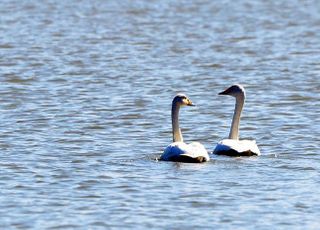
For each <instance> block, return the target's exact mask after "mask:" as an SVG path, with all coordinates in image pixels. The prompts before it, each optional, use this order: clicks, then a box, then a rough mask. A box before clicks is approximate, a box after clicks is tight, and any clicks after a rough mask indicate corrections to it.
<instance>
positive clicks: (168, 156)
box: [160, 94, 210, 163]
mask: <svg viewBox="0 0 320 230" xmlns="http://www.w3.org/2000/svg"><path fill="white" fill-rule="evenodd" d="M185 105H186V106H194V104H193V103H192V101H191V100H190V99H189V98H188V97H187V96H185V95H183V94H178V95H177V96H175V98H174V99H173V101H172V110H171V118H172V133H173V143H171V144H170V145H168V146H167V147H166V148H165V150H164V151H163V154H162V155H161V157H160V160H163V161H178V162H188V163H201V162H206V161H209V160H210V158H209V154H208V152H207V150H206V149H205V147H204V146H203V145H202V144H201V143H199V142H192V143H190V144H186V143H184V142H183V138H182V134H181V130H180V127H179V110H180V107H181V106H185Z"/></svg>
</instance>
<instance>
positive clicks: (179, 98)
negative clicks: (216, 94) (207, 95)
mask: <svg viewBox="0 0 320 230" xmlns="http://www.w3.org/2000/svg"><path fill="white" fill-rule="evenodd" d="M173 103H177V104H179V105H181V106H182V105H186V106H195V104H193V102H192V101H191V100H190V99H189V98H188V97H187V96H186V95H184V94H181V93H179V94H177V95H176V96H175V97H174V98H173Z"/></svg>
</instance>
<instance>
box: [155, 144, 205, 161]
mask: <svg viewBox="0 0 320 230" xmlns="http://www.w3.org/2000/svg"><path fill="white" fill-rule="evenodd" d="M179 156H184V157H187V158H192V159H196V158H198V157H203V158H204V161H209V160H210V158H209V154H208V152H207V150H206V149H205V147H204V146H203V145H202V144H200V143H199V142H192V143H191V144H189V145H188V144H186V143H184V142H174V143H172V144H170V145H168V146H167V147H166V149H165V150H164V152H163V154H162V155H161V157H160V160H164V161H170V160H172V159H176V158H177V157H179Z"/></svg>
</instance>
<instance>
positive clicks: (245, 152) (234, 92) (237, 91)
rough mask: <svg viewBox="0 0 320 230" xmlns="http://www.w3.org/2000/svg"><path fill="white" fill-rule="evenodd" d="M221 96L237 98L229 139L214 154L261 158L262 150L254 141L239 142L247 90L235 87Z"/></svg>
mask: <svg viewBox="0 0 320 230" xmlns="http://www.w3.org/2000/svg"><path fill="white" fill-rule="evenodd" d="M219 95H230V96H233V97H235V98H236V105H235V109H234V114H233V118H232V124H231V128H230V133H229V138H228V139H224V140H222V141H220V142H219V143H218V144H217V146H216V147H215V149H214V150H213V153H214V154H218V155H228V156H254V155H256V156H259V155H260V150H259V148H258V146H257V144H256V141H254V140H239V125H240V116H241V112H242V108H243V105H244V101H245V97H246V94H245V90H244V88H243V87H242V86H241V85H233V86H231V87H229V88H228V89H226V90H225V91H223V92H221V93H219Z"/></svg>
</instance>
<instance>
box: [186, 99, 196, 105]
mask: <svg viewBox="0 0 320 230" xmlns="http://www.w3.org/2000/svg"><path fill="white" fill-rule="evenodd" d="M187 105H188V106H196V105H195V104H193V102H192V101H191V100H190V99H189V100H188V103H187Z"/></svg>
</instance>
